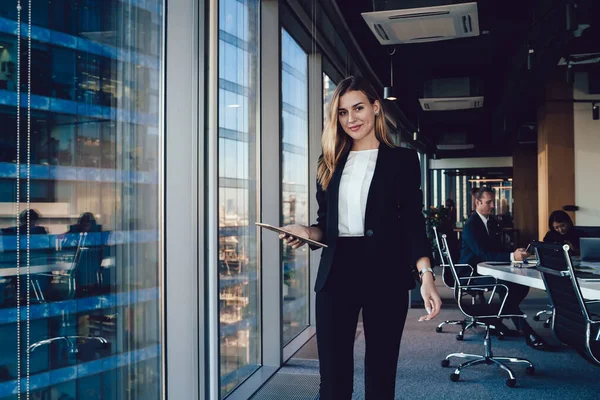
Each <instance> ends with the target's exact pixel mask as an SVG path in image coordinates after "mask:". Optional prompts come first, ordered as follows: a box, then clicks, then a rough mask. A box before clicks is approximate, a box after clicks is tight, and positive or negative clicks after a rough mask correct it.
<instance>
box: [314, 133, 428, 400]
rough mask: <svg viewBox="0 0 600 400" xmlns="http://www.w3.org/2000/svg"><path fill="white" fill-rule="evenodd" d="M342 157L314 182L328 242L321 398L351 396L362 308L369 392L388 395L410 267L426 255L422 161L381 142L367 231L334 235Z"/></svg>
mask: <svg viewBox="0 0 600 400" xmlns="http://www.w3.org/2000/svg"><path fill="white" fill-rule="evenodd" d="M347 158H348V156H347V155H346V156H344V157H343V159H341V160H340V161H339V162H338V163H337V165H336V168H335V171H334V174H333V176H332V179H331V181H330V183H329V186H328V187H327V190H323V188H322V187H321V185H319V184H317V202H318V204H319V210H318V213H317V224H316V225H314V226H317V227H319V228H320V230H321V231H322V232H323V239H322V241H323V242H324V243H325V244H327V246H328V247H327V248H325V249H323V253H322V254H321V262H320V264H319V272H318V274H317V279H316V284H315V291H316V292H317V299H316V322H317V346H318V350H319V364H320V366H319V368H320V373H321V388H320V396H321V397H320V398H321V400H330V399H335V400H340V399H344V400H345V399H348V400H349V399H351V397H352V380H353V366H354V360H353V347H354V337H355V333H356V326H357V322H358V315H359V312H360V310H361V309H362V315H363V326H364V331H365V339H366V343H367V353H366V356H365V394H366V398H367V399H377V400H388V399H389V400H392V399H394V388H395V375H396V366H397V362H398V351H399V348H400V340H401V337H402V331H403V329H404V322H405V320H406V313H407V310H408V290H409V289H412V288H413V287H414V286H415V281H414V278H413V277H412V273H411V268H410V267H411V265H414V264H415V263H416V261H417V260H418V259H419V258H421V257H429V258H431V246H430V244H429V241H428V240H427V236H426V234H425V221H424V217H423V214H422V207H423V202H422V193H421V190H420V186H421V170H420V163H419V159H418V157H417V154H416V152H414V151H412V150H409V149H405V148H389V147H387V146H386V145H385V144H381V145H380V146H379V152H378V155H377V162H376V165H375V171H374V174H373V179H372V181H371V186H370V188H369V194H368V197H367V205H366V211H365V222H364V236H363V237H358V238H356V237H354V238H339V237H338V236H339V232H338V201H339V195H338V192H339V186H340V181H341V177H342V172H343V170H344V166H345V164H346V161H347ZM357 195H358V194H357Z"/></svg>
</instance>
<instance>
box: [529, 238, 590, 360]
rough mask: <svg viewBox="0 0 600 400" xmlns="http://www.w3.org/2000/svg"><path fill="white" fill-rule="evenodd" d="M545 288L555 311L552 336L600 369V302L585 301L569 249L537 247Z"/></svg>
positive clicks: (557, 246)
mask: <svg viewBox="0 0 600 400" xmlns="http://www.w3.org/2000/svg"><path fill="white" fill-rule="evenodd" d="M535 251H536V253H537V256H538V260H539V265H538V267H537V269H538V270H539V271H540V272H541V274H542V279H543V280H544V285H545V286H546V291H547V293H548V297H549V298H550V302H551V303H552V306H553V308H554V315H553V318H552V332H553V333H554V336H556V338H557V339H558V340H560V341H561V342H562V343H564V344H566V345H568V346H571V347H574V348H575V350H577V352H578V353H579V354H581V356H582V357H583V358H585V359H586V360H587V361H588V362H590V363H591V364H593V365H596V366H600V312H596V313H594V311H596V310H591V309H590V308H591V307H594V306H596V305H598V304H599V303H600V300H591V301H590V300H587V301H586V300H585V299H584V298H583V296H582V294H581V288H580V287H579V282H578V281H577V277H576V276H575V271H574V270H573V264H572V263H571V257H570V256H569V245H566V244H565V245H560V244H554V243H544V242H539V243H536V245H535Z"/></svg>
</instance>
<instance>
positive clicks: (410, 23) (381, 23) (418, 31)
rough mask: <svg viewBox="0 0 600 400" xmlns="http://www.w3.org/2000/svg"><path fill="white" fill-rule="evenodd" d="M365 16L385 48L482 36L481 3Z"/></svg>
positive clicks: (410, 9) (385, 12) (375, 13)
mask: <svg viewBox="0 0 600 400" xmlns="http://www.w3.org/2000/svg"><path fill="white" fill-rule="evenodd" d="M362 16H363V18H364V20H365V22H366V23H367V25H369V28H371V30H372V31H373V34H374V35H375V37H377V39H378V40H379V43H381V44H383V45H390V44H402V43H423V42H433V41H437V40H448V39H457V38H462V37H471V36H479V19H478V17H477V3H464V4H451V5H444V6H436V7H424V8H409V9H404V10H389V11H374V12H368V13H362Z"/></svg>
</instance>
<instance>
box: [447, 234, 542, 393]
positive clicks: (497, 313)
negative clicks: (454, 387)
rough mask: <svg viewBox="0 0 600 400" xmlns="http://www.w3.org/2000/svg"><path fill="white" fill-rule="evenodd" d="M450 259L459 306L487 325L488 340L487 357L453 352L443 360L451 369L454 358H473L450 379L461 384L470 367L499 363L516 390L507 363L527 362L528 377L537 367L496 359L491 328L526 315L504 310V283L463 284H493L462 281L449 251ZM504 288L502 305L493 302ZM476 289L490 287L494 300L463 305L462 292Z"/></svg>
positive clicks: (485, 277)
mask: <svg viewBox="0 0 600 400" xmlns="http://www.w3.org/2000/svg"><path fill="white" fill-rule="evenodd" d="M442 242H443V244H444V246H445V247H446V248H447V246H448V243H447V241H446V235H442ZM446 257H447V260H448V264H449V266H450V270H451V271H452V274H453V275H454V279H455V281H456V282H457V284H456V285H454V298H455V299H456V301H457V303H458V307H459V308H460V310H461V311H462V313H463V314H465V315H466V316H467V317H470V318H474V319H476V320H477V321H479V322H483V323H484V324H485V338H484V340H483V347H484V354H483V355H477V354H466V353H452V354H449V355H447V356H446V358H445V359H444V360H442V363H441V364H442V367H448V366H450V358H452V357H458V358H471V360H469V361H466V362H463V363H462V364H460V365H459V366H458V367H457V368H456V370H454V372H453V373H452V374H451V375H450V379H451V380H452V381H453V382H458V381H459V380H460V373H461V371H462V370H463V369H465V368H467V367H471V366H473V365H477V364H496V365H497V366H498V367H500V368H502V369H503V370H504V371H506V373H507V374H508V379H507V380H506V385H507V386H508V387H511V388H512V387H515V385H516V384H517V379H516V378H515V375H514V373H513V371H512V370H511V369H510V368H509V367H508V366H507V365H506V364H505V363H523V364H527V369H526V370H525V371H526V373H527V374H529V375H533V374H534V372H535V368H534V366H533V364H532V363H531V361H529V360H527V359H524V358H518V357H495V356H494V355H493V353H492V339H491V337H490V328H492V327H494V323H497V322H498V321H499V320H500V319H502V318H508V317H521V318H525V315H524V314H509V313H506V312H505V311H504V303H505V302H506V298H507V297H508V291H509V289H508V287H507V286H506V285H503V284H501V283H497V282H494V281H492V282H493V283H482V284H468V283H465V284H463V283H462V282H469V281H470V280H479V281H482V282H485V281H487V282H489V277H487V276H474V277H465V278H459V277H458V275H457V273H456V269H455V265H454V262H453V261H452V256H451V255H450V253H448V252H446ZM499 287H500V288H503V289H504V290H505V293H504V295H503V296H502V295H501V298H502V302H501V303H500V304H496V303H492V302H491V300H492V298H493V297H494V294H495V292H496V288H499ZM473 288H487V289H488V290H490V289H491V295H490V296H491V297H490V301H489V302H487V303H485V304H468V303H464V304H463V303H462V302H461V301H460V300H461V298H462V293H463V292H464V291H465V290H469V289H473Z"/></svg>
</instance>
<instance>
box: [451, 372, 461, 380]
mask: <svg viewBox="0 0 600 400" xmlns="http://www.w3.org/2000/svg"><path fill="white" fill-rule="evenodd" d="M450 380H451V381H452V382H458V381H459V380H460V374H457V373H456V372H453V373H451V374H450Z"/></svg>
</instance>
